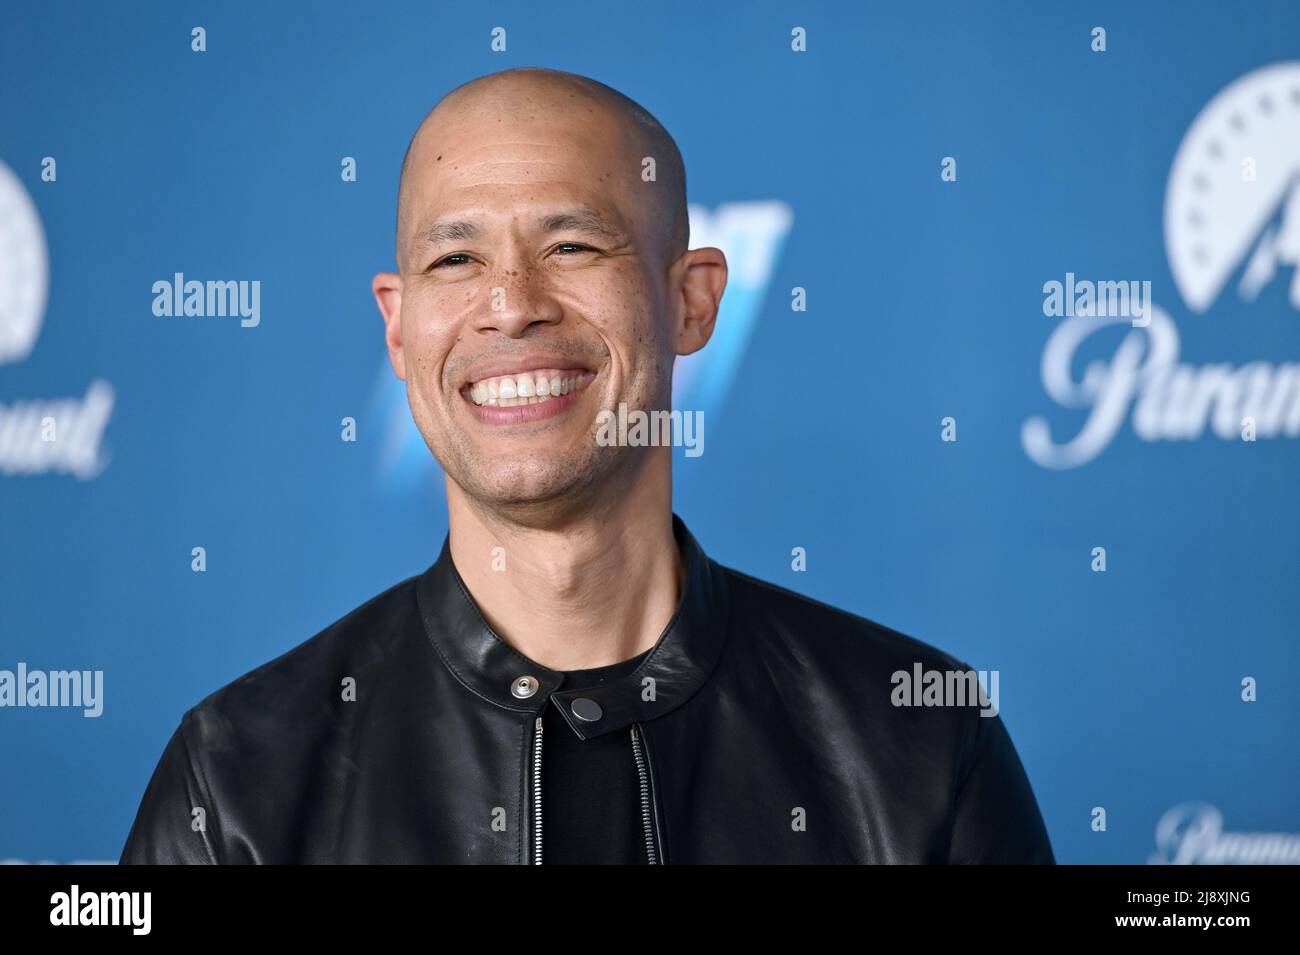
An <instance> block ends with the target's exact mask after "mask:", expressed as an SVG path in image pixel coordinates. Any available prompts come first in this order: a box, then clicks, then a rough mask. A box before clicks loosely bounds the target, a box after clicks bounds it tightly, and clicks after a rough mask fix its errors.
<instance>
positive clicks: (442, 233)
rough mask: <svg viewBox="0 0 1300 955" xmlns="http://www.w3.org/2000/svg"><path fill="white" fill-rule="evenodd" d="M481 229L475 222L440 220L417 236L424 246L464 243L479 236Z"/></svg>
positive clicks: (417, 239)
mask: <svg viewBox="0 0 1300 955" xmlns="http://www.w3.org/2000/svg"><path fill="white" fill-rule="evenodd" d="M479 232H480V230H479V227H478V226H477V225H475V224H474V223H473V222H462V221H456V220H452V219H439V220H438V221H437V222H435V223H434V224H433V225H431V226H429V227H428V228H427V229H422V230H420V232H419V233H418V234H417V235H416V237H415V238H416V241H417V242H418V243H420V244H422V245H442V244H443V243H444V242H464V241H466V240H468V239H476V238H478V236H479Z"/></svg>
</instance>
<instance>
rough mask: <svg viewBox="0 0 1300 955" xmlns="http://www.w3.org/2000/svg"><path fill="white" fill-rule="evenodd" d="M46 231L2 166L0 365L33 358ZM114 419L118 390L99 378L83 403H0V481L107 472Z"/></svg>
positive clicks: (44, 285) (45, 273)
mask: <svg viewBox="0 0 1300 955" xmlns="http://www.w3.org/2000/svg"><path fill="white" fill-rule="evenodd" d="M49 274H50V268H49V257H48V252H47V251H46V245H45V230H44V229H42V228H41V217H40V215H39V214H38V213H37V211H36V205H35V203H33V202H32V199H31V196H29V195H28V194H27V190H26V189H24V188H23V184H22V182H21V181H19V179H18V177H17V176H15V175H14V174H13V171H12V170H11V169H10V168H9V167H8V166H6V165H5V164H4V163H3V162H0V365H4V364H6V363H10V362H20V361H23V360H25V359H26V358H27V357H28V356H29V355H31V353H32V350H33V349H34V348H35V347H36V338H37V336H38V335H39V334H40V330H41V322H42V320H43V319H44V317H45V300H46V293H47V291H48V288H49ZM112 412H113V387H112V386H111V385H110V384H109V383H108V382H106V381H101V380H99V379H95V380H94V381H92V382H91V383H90V385H89V386H88V387H87V389H86V394H85V397H83V398H57V399H49V398H39V399H35V400H17V401H6V400H5V399H4V398H3V396H0V475H12V474H45V473H58V472H61V473H64V474H73V475H76V476H77V477H79V478H82V479H87V478H93V477H95V476H96V475H98V474H99V473H100V472H101V471H102V470H103V469H104V468H105V466H106V465H107V459H106V458H105V457H104V456H103V455H102V454H101V449H100V443H101V440H102V439H103V436H104V429H105V428H107V427H108V419H109V416H110V415H111V414H112Z"/></svg>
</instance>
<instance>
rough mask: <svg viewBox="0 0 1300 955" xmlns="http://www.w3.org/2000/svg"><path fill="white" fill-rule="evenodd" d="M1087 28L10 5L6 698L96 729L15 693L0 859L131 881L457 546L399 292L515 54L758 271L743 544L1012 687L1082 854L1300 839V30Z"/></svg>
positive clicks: (957, 14)
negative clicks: (334, 632) (343, 654)
mask: <svg viewBox="0 0 1300 955" xmlns="http://www.w3.org/2000/svg"><path fill="white" fill-rule="evenodd" d="M1091 6H1092V9H1091V10H1089V11H1087V12H1083V11H1082V10H1071V9H1067V6H1066V5H1059V6H1057V5H1048V4H1042V3H1032V2H1025V3H1004V4H994V3H968V4H967V3H907V4H892V3H890V4H865V3H841V4H830V3H818V4H797V3H745V4H734V5H722V4H718V5H712V4H708V3H701V2H699V0H692V2H683V3H657V4H650V5H641V4H626V5H623V4H608V3H597V2H586V0H577V2H571V3H567V4H564V5H562V6H561V7H558V8H557V7H550V6H546V7H539V6H538V5H536V4H525V3H495V4H492V5H491V6H490V8H489V7H486V6H485V7H466V6H463V5H442V4H431V3H408V4H400V5H393V6H392V7H391V8H390V9H388V10H386V11H382V12H381V11H377V10H372V9H370V8H363V7H359V6H357V5H355V4H350V3H342V2H321V3H314V4H311V5H310V6H304V7H303V8H302V9H293V10H291V9H289V7H288V5H272V4H261V3H251V2H250V3H239V4H220V5H218V4H201V3H195V4H185V3H138V4H131V5H127V6H112V7H106V6H105V5H103V4H92V3H53V4H50V3H35V2H25V0H22V2H17V3H14V2H11V3H9V4H8V5H7V6H6V12H5V13H4V15H3V28H0V71H2V72H0V80H2V82H0V162H2V163H3V164H4V165H3V167H0V573H2V574H3V580H2V588H0V670H9V671H16V669H17V668H18V666H19V664H20V663H21V664H23V665H25V667H26V668H27V669H29V670H37V669H39V670H82V671H101V672H102V678H103V698H102V713H101V714H100V715H98V716H95V717H86V716H84V715H83V709H80V708H73V707H61V708H60V707H35V706H30V707H16V706H6V707H3V708H0V754H2V756H0V859H9V860H18V861H28V862H36V861H55V862H68V861H78V860H115V859H116V858H117V855H118V852H119V851H120V848H121V845H122V843H123V841H124V839H125V836H126V833H127V830H128V828H129V826H130V823H131V820H132V818H133V815H134V812H135V810H136V807H137V805H138V802H139V799H140V796H141V794H142V792H143V790H144V786H145V783H146V782H147V780H148V777H149V774H150V773H151V772H152V770H153V768H154V765H155V763H156V761H157V759H158V757H159V755H160V754H161V752H162V748H163V744H164V743H165V742H166V740H167V737H168V736H169V734H170V733H171V732H172V730H173V729H174V727H175V725H176V722H177V720H178V719H179V717H180V715H181V713H182V712H183V711H184V710H185V709H186V708H188V707H189V706H191V705H192V704H194V703H195V702H197V701H198V700H199V699H201V698H202V697H203V696H205V695H207V694H208V693H209V692H211V691H212V690H214V689H216V688H217V687H218V686H220V685H222V684H224V683H226V682H228V681H230V680H232V679H234V678H235V677H237V676H239V675H241V674H242V673H245V672H246V671H248V670H250V669H252V668H253V667H255V666H257V665H259V664H261V663H263V662H265V661H266V660H269V659H270V658H272V657H274V656H277V655H279V654H280V653H282V652H284V651H285V650H288V649H289V648H291V647H293V646H295V645H297V644H298V643H301V642H302V641H304V640H305V639H307V638H308V637H310V636H311V635H312V634H314V633H316V632H317V631H319V630H320V629H322V628H323V627H325V626H326V625H327V624H329V623H331V622H332V621H334V620H335V619H337V618H338V617H340V616H341V615H343V614H344V613H345V612H347V611H348V610H350V609H352V608H353V607H355V606H357V605H358V604H360V603H361V602H363V601H364V600H366V599H367V598H369V597H370V596H373V595H374V594H376V593H378V592H379V591H381V590H383V589H385V588H387V587H388V586H390V585H391V584H393V583H395V582H397V581H398V580H401V579H403V578H405V577H407V576H410V575H412V574H415V573H418V572H420V571H422V570H423V569H424V568H425V567H426V566H427V565H428V564H429V563H430V562H431V561H432V560H433V559H434V557H435V556H436V554H437V550H438V547H439V546H440V544H441V542H442V538H443V535H444V533H445V530H446V515H445V501H444V497H443V491H442V489H441V486H440V485H441V476H440V474H439V472H438V471H437V469H436V467H435V466H434V465H432V464H431V463H430V461H429V459H428V454H427V452H426V451H425V449H424V446H423V444H422V443H421V442H420V441H419V438H418V435H416V434H415V432H414V428H413V426H412V425H411V424H410V421H409V412H408V411H407V409H406V406H405V403H404V396H403V392H402V391H401V389H400V386H398V384H397V383H396V382H395V380H394V379H393V377H392V373H391V370H390V369H389V367H388V365H387V359H386V356H385V352H384V346H383V341H382V325H381V322H380V319H379V315H378V312H377V310H376V308H375V306H374V304H373V300H372V298H371V295H370V291H369V280H370V277H371V275H372V274H373V273H374V272H376V271H379V270H384V269H389V268H391V267H392V263H393V251H392V246H393V227H394V216H395V193H396V185H397V173H398V168H399V165H400V163H401V159H402V153H403V150H404V149H405V146H406V143H407V140H408V138H409V136H410V134H411V132H412V131H413V130H414V128H415V125H416V124H417V123H418V121H419V120H420V118H421V117H422V116H423V115H424V113H425V112H426V110H427V109H428V108H429V107H430V106H431V105H432V104H433V102H434V101H435V100H436V99H437V98H438V97H439V96H441V95H442V94H443V93H445V92H446V91H447V90H449V89H450V88H451V87H453V86H455V85H457V84H459V83H462V82H464V81H466V80H468V79H471V78H473V77H475V76H479V75H482V74H484V73H488V72H492V71H495V70H499V69H505V68H507V67H511V66H524V65H535V66H550V67H556V68H560V69H566V70H571V71H574V72H578V73H583V74H586V75H589V76H592V77H594V78H596V79H599V80H601V81H603V82H605V83H608V84H610V85H612V86H614V87H616V88H618V89H620V90H622V91H623V92H625V93H627V94H628V95H630V96H632V97H633V98H634V99H636V100H638V101H640V102H641V103H642V104H643V105H645V106H646V107H647V108H648V109H649V110H650V111H651V112H653V113H654V114H656V116H658V117H659V119H660V120H661V121H662V122H663V123H664V124H665V125H666V126H667V127H668V129H669V130H670V132H672V133H673V135H674V136H675V137H676V139H677V141H678V142H679V144H680V146H681V148H682V152H683V154H684V156H685V159H686V164H687V169H688V182H689V197H690V202H691V204H692V210H691V211H692V245H693V246H699V245H704V244H718V245H721V246H722V247H723V248H724V250H725V251H726V252H727V253H728V256H729V259H730V262H731V267H732V277H731V285H730V287H729V288H728V291H727V293H726V298H725V301H724V312H723V316H722V321H721V322H720V329H719V332H718V336H717V338H716V340H715V341H714V342H713V343H712V344H711V345H710V346H709V348H708V349H707V350H706V352H705V353H702V355H701V357H700V358H699V359H698V360H696V361H693V362H691V363H689V364H687V363H685V362H683V363H681V365H680V367H679V380H678V381H677V382H676V394H677V401H678V402H679V404H680V405H681V406H682V407H688V408H700V409H702V410H704V412H705V419H706V425H707V427H706V430H705V438H706V441H705V446H704V453H703V454H702V455H700V456H698V457H686V456H684V455H683V454H682V453H681V451H680V450H679V451H678V452H676V456H675V469H676V472H675V480H676V495H677V497H676V509H677V510H678V512H679V513H681V514H682V516H683V517H684V518H685V520H686V521H687V523H688V524H689V526H690V527H691V529H692V530H693V532H694V533H695V534H696V535H697V537H699V539H700V540H701V542H702V543H703V544H704V546H705V548H706V549H707V550H708V551H709V552H710V553H711V555H712V556H713V557H715V558H717V559H718V560H720V561H722V562H723V563H726V564H730V565H732V566H735V567H737V568H739V569H741V570H744V571H746V572H749V573H752V574H755V575H758V576H761V577H764V578H766V579H769V580H772V581H775V582H777V583H780V584H783V585H786V586H789V587H793V588H795V589H798V590H801V591H803V592H806V593H808V594H810V595H812V596H815V597H817V598H820V599H822V600H825V601H828V602H830V603H833V604H836V605H839V606H842V607H844V608H846V609H849V610H851V611H854V612H856V613H859V614H862V615H864V616H868V617H871V618H873V619H875V620H878V621H880V622H881V623H884V624H886V625H888V626H891V627H894V628H896V629H899V630H902V631H904V632H906V633H909V634H912V635H914V636H916V637H918V638H920V639H923V640H925V641H927V642H930V643H933V644H936V645H938V646H940V647H942V648H944V649H946V650H948V651H950V652H952V653H954V654H956V655H957V656H959V657H961V658H963V659H966V660H968V661H969V662H970V663H971V665H972V666H974V667H977V668H980V669H996V670H998V671H999V672H1000V674H1001V682H1000V692H1001V701H1000V705H1001V710H1002V714H1003V717H1004V719H1005V721H1006V724H1007V726H1008V728H1009V730H1010V731H1011V733H1012V736H1013V738H1014V740H1015V742H1016V744H1017V746H1018V748H1019V751H1020V753H1021V756H1022V759H1023V760H1024V763H1025V765H1026V768H1027V770H1028V773H1029V776H1030V778H1031V780H1032V782H1033V784H1034V787H1035V790H1036V792H1037V795H1038V799H1039V802H1040V804H1041V806H1042V809H1043V813H1044V816H1045V818H1046V821H1047V825H1048V828H1049V830H1050V833H1051V836H1052V840H1053V844H1054V846H1055V848H1056V851H1057V854H1058V858H1059V859H1060V860H1062V861H1066V862H1131V863H1144V862H1148V861H1162V860H1163V861H1206V860H1207V859H1212V858H1216V855H1215V854H1216V853H1218V856H1217V857H1218V858H1231V857H1233V856H1232V852H1231V851H1229V849H1231V846H1233V845H1236V846H1237V847H1238V850H1239V849H1240V847H1241V846H1242V845H1249V844H1252V843H1251V841H1250V839H1247V840H1245V841H1243V840H1240V839H1238V840H1236V841H1235V842H1234V841H1233V839H1232V837H1231V834H1232V833H1244V834H1249V835H1250V836H1251V837H1252V838H1253V837H1255V836H1258V835H1260V834H1264V833H1282V834H1290V835H1289V836H1288V837H1287V839H1289V840H1290V841H1289V842H1288V841H1287V840H1285V839H1284V840H1282V841H1281V843H1278V841H1277V840H1274V842H1275V844H1286V845H1291V844H1293V843H1295V840H1296V839H1300V836H1298V835H1296V834H1297V833H1300V805H1298V800H1297V796H1296V792H1297V784H1298V783H1300V746H1297V742H1296V733H1297V727H1300V703H1298V702H1297V694H1296V666H1297V662H1298V655H1297V651H1296V641H1297V631H1296V609H1297V585H1296V581H1297V571H1298V570H1300V538H1298V536H1297V530H1298V529H1300V520H1298V519H1297V507H1296V502H1295V497H1296V475H1297V473H1298V472H1297V465H1300V440H1297V437H1298V436H1300V414H1298V413H1297V412H1300V372H1298V370H1300V365H1296V363H1297V362H1300V284H1293V283H1295V275H1296V272H1295V265H1296V262H1297V261H1300V207H1298V206H1300V200H1297V199H1296V196H1297V191H1298V190H1297V187H1296V183H1297V181H1300V180H1298V179H1297V176H1298V174H1300V7H1297V6H1296V5H1295V4H1294V3H1287V2H1279V3H1259V2H1256V3H1251V4H1246V5H1239V4H1224V3H1186V2H1180V3H1149V4H1131V3H1116V4H1093V5H1091ZM195 27H202V28H203V29H204V31H205V34H204V37H203V39H204V43H205V46H206V48H205V49H204V50H202V51H196V50H195V49H194V48H193V47H194V45H195V44H196V41H195V39H194V35H193V34H192V30H193V29H194V28H195ZM497 27H500V28H503V29H504V31H505V32H504V39H505V47H506V48H505V50H504V51H494V50H493V49H492V41H493V30H494V28H497ZM1096 27H1100V28H1103V29H1104V31H1105V33H1104V37H1103V36H1102V35H1101V34H1097V33H1096V32H1095V30H1094V28H1096ZM796 28H803V30H804V31H806V33H804V34H803V35H802V36H803V37H804V38H806V50H802V51H799V50H796V49H793V48H792V46H798V45H799V40H800V35H799V34H798V31H797V30H796ZM792 31H795V32H794V33H792ZM497 36H498V37H501V36H502V34H500V33H498V34H497ZM1103 40H1104V49H1100V48H1099V47H1100V46H1101V45H1102V41H1103ZM1268 67H1274V68H1273V69H1266V68H1268ZM1238 81H1240V82H1238ZM1234 83H1235V84H1237V85H1235V86H1234V85H1233V84H1234ZM1225 91H1226V92H1225ZM1221 93H1223V96H1220V94H1221ZM348 157H350V158H351V159H352V160H353V161H354V162H355V170H356V178H355V181H349V180H348V179H347V177H346V175H345V165H346V160H347V158H348ZM1176 159H1177V160H1178V161H1177V162H1176ZM51 160H52V162H51ZM946 160H952V162H946ZM176 273H181V274H183V275H184V276H185V277H186V279H198V280H201V281H206V280H230V281H247V282H250V283H251V282H253V281H256V282H258V283H259V285H258V288H259V291H260V299H259V309H258V313H257V319H258V320H257V324H256V325H255V326H254V325H251V324H246V323H243V322H241V320H240V318H239V317H238V316H236V317H206V318H198V317H192V316H189V317H187V316H180V317H166V316H159V315H157V314H155V309H154V300H155V297H156V296H155V292H154V291H153V286H154V283H156V282H170V281H172V280H173V277H174V276H175V275H176ZM1067 273H1068V274H1070V275H1073V276H1074V281H1075V282H1080V281H1097V282H1100V281H1126V282H1127V281H1139V282H1140V281H1149V282H1150V283H1151V285H1150V289H1151V299H1150V300H1151V303H1152V305H1151V308H1150V310H1149V311H1148V312H1147V313H1146V320H1147V321H1148V322H1149V324H1148V325H1145V326H1143V325H1141V324H1140V322H1141V316H1139V317H1137V318H1135V319H1134V321H1136V322H1138V323H1139V324H1138V325H1134V324H1132V323H1131V322H1128V321H1127V320H1125V319H1123V318H1121V319H1119V320H1116V321H1112V322H1108V323H1104V327H1095V326H1099V325H1101V324H1102V323H1101V322H1100V320H1099V319H1090V318H1087V317H1080V316H1077V315H1076V316H1067V315H1049V314H1046V312H1047V311H1050V309H1046V308H1045V298H1046V296H1045V292H1044V286H1045V284H1046V283H1050V282H1053V281H1056V282H1060V283H1062V285H1064V284H1065V283H1066V282H1067ZM251 287H252V286H251V285H250V286H247V288H249V289H251ZM795 289H802V290H804V292H805V294H806V310H803V311H798V310H795V309H792V305H791V303H792V301H793V300H794V298H793V296H794V290H795ZM1090 323H1091V324H1090ZM1251 395H1254V396H1255V397H1253V398H1252V397H1250V396H1251ZM61 416H62V417H61ZM348 417H350V418H353V419H355V422H356V437H357V440H356V441H353V442H349V441H344V440H341V431H342V425H341V422H342V421H343V419H344V418H348ZM1245 417H1251V418H1255V419H1256V421H1255V425H1254V426H1255V428H1256V432H1257V433H1256V434H1255V437H1256V440H1253V441H1252V440H1248V437H1243V435H1244V434H1247V432H1248V431H1249V426H1248V425H1243V423H1242V420H1241V419H1242V418H1245ZM47 418H52V419H54V420H55V421H56V423H57V424H58V425H59V426H61V427H63V428H64V430H63V431H62V432H60V433H59V435H58V438H57V440H56V441H54V442H50V441H48V440H42V437H43V435H42V422H43V421H44V420H45V419H47ZM945 419H952V421H951V422H949V424H950V427H948V428H947V429H946V430H947V434H946V435H945ZM954 432H955V437H956V440H944V438H945V437H949V438H951V437H953V436H954ZM55 449H57V450H55ZM196 547H202V548H204V549H205V553H206V561H207V563H206V571H204V572H202V573H197V572H195V571H194V570H193V569H192V559H193V557H192V555H193V549H194V548H196ZM795 547H803V548H806V550H807V554H808V561H807V569H806V571H803V572H796V571H794V570H793V569H792V566H791V551H792V548H795ZM1097 548H1104V555H1103V554H1102V552H1101V551H1098V550H1096V549H1097ZM1103 556H1104V562H1105V563H1104V567H1105V569H1104V570H1102V569H1100V568H1101V563H1100V561H1101V559H1102V557H1103ZM1252 696H1253V699H1251V697H1252ZM1243 697H1245V698H1243ZM1099 808H1100V809H1104V810H1105V827H1104V829H1101V828H1100V826H1099V822H1098V821H1099V820H1100V819H1101V817H1100V815H1099V814H1098V813H1097V812H1096V810H1097V809H1099ZM1158 828H1159V829H1160V831H1159V832H1158ZM1225 847H1228V848H1225ZM1225 853H1227V855H1226V856H1225ZM1240 854H1241V853H1240V851H1238V852H1237V855H1238V856H1240ZM1295 861H1300V853H1297V854H1296V856H1295Z"/></svg>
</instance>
